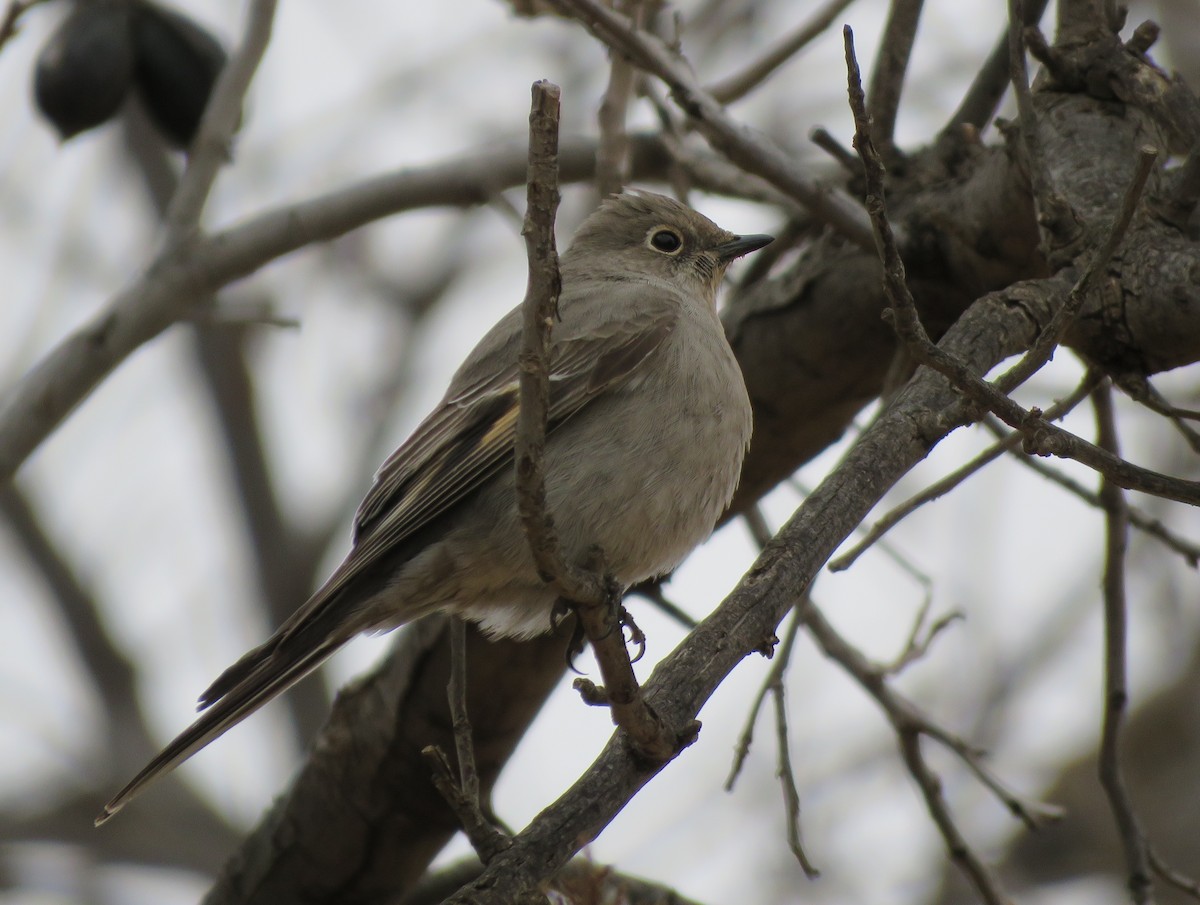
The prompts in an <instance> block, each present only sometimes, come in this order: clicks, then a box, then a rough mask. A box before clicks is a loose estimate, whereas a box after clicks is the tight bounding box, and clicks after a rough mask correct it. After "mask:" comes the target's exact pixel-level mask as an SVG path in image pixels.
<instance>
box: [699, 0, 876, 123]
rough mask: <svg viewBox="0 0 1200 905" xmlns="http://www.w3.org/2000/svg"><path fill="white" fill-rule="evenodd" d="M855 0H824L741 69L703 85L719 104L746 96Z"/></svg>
mask: <svg viewBox="0 0 1200 905" xmlns="http://www.w3.org/2000/svg"><path fill="white" fill-rule="evenodd" d="M853 2H854V0H826V2H825V5H824V6H822V7H821V8H820V9H818V10H816V11H815V12H814V13H813V14H812V15H811V16H809V17H808V18H807V19H806V20H805V21H804V22H802V23H800V25H799V26H798V27H797V28H796V30H795V31H793V32H791V33H790V34H788V35H786V36H785V37H783V38H782V39H781V40H780V41H779V43H777V44H776V45H775V46H774V47H772V48H771V49H770V50H768V51H767V52H766V53H764V54H763V55H762V56H761V57H760V58H759V59H757V60H754V61H753V62H752V63H750V64H749V65H748V66H746V67H745V68H744V69H743V70H742V71H741V72H735V73H734V74H733V75H728V76H726V77H725V78H723V79H721V80H720V81H718V82H714V83H713V84H711V85H709V86H708V88H707V89H706V90H707V91H708V93H709V94H711V95H712V96H713V99H714V100H716V102H717V103H719V104H731V103H733V102H734V101H736V100H740V99H741V98H743V97H745V96H746V95H747V94H749V93H750V92H751V91H753V90H754V89H755V88H757V87H758V86H759V85H761V84H762V83H763V82H765V81H766V80H767V79H768V78H770V77H771V74H772V73H773V72H775V70H777V69H778V68H779V67H780V66H782V65H784V64H785V63H786V62H787V61H788V60H790V59H792V57H794V56H795V55H796V54H798V53H799V52H800V51H801V50H803V49H804V48H805V47H807V46H808V45H809V43H811V42H812V41H813V39H814V38H817V37H818V36H820V35H821V33H822V32H824V31H825V29H827V28H829V26H830V25H832V24H833V22H834V20H835V19H836V18H837V17H838V16H839V15H841V13H842V12H844V11H845V10H846V8H847V7H848V6H850V4H851V3H853Z"/></svg>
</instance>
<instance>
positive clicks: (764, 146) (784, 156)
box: [548, 0, 872, 248]
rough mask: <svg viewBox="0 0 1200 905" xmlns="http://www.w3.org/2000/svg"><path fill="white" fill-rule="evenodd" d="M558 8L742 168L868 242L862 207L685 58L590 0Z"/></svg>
mask: <svg viewBox="0 0 1200 905" xmlns="http://www.w3.org/2000/svg"><path fill="white" fill-rule="evenodd" d="M548 2H549V3H550V4H551V5H552V6H553V7H555V8H556V9H557V10H559V11H560V12H562V13H564V14H567V15H570V16H572V17H574V18H576V19H578V20H579V21H580V23H581V24H582V25H583V26H584V28H586V29H587V30H588V31H589V32H591V33H592V35H594V36H595V37H596V38H597V39H598V40H600V41H601V42H602V43H603V44H605V45H606V46H607V47H610V48H612V49H613V51H614V52H616V53H621V54H625V55H626V56H628V57H629V58H630V59H631V60H632V61H633V63H634V64H635V65H637V66H639V67H641V68H642V69H644V70H646V71H647V72H649V73H651V74H653V75H655V76H657V77H658V78H660V79H662V80H663V82H665V83H666V85H667V87H669V88H670V89H671V96H672V97H673V98H674V100H675V103H676V104H678V105H679V108H680V109H681V110H683V111H684V112H685V113H686V114H687V115H688V116H689V117H690V119H691V120H692V122H693V123H694V125H695V127H696V129H697V131H699V132H700V133H701V134H702V135H703V136H704V137H705V138H706V139H707V140H708V142H709V144H711V145H712V146H713V147H714V148H715V149H716V150H718V151H720V152H721V153H722V154H724V155H725V156H726V157H728V158H729V159H730V160H731V161H732V162H733V163H735V164H737V165H738V166H740V167H742V168H743V169H744V170H746V171H748V172H750V173H754V174H755V175H758V176H761V177H763V178H764V179H766V180H767V181H768V182H770V183H771V184H773V185H774V186H775V187H776V188H778V189H779V190H780V191H782V192H783V193H785V194H787V195H789V196H790V197H792V198H794V199H796V200H797V201H799V202H800V203H801V204H803V205H804V206H805V207H807V208H809V209H810V210H812V211H813V213H815V214H816V215H817V216H819V217H821V218H822V219H823V220H825V222H827V223H829V224H830V225H831V226H832V227H834V228H835V229H837V230H838V231H839V232H841V233H842V234H843V235H845V236H846V237H847V238H848V239H850V240H851V241H852V242H855V243H856V244H858V245H860V246H861V247H863V248H870V247H871V242H872V239H871V230H870V225H869V224H868V223H867V221H866V218H865V217H864V216H863V212H862V209H861V208H860V207H859V206H858V205H857V204H855V203H854V201H852V200H851V199H850V198H849V197H848V196H846V195H845V194H844V193H842V192H840V191H836V190H834V189H832V188H830V187H828V186H825V185H821V184H820V183H818V182H817V181H816V180H814V179H813V178H811V177H810V176H808V175H807V174H806V173H805V172H804V171H803V170H801V169H800V168H799V167H798V166H796V163H795V161H794V159H793V157H792V155H790V154H788V153H786V152H785V151H784V150H783V149H782V148H780V147H779V146H778V145H776V144H775V143H774V142H773V141H771V139H769V138H768V137H767V136H765V135H762V134H760V133H756V132H753V131H752V130H751V129H749V128H748V127H747V126H744V125H742V124H741V123H740V122H737V121H736V120H734V119H733V118H731V117H730V116H729V115H728V114H727V113H726V112H725V110H724V108H722V107H721V105H720V104H719V103H718V102H717V100H716V98H714V97H713V96H712V95H711V94H709V93H708V92H707V91H705V90H704V88H703V87H701V85H700V83H699V82H698V81H697V79H696V77H695V75H693V74H692V71H691V69H690V68H689V67H688V66H687V64H686V63H685V62H684V61H683V60H682V59H680V58H679V56H678V55H677V54H676V53H674V52H673V51H672V50H671V48H669V47H668V46H667V45H666V44H664V43H663V42H662V41H660V40H659V39H658V38H656V37H654V36H653V35H649V34H646V33H645V32H639V31H637V30H636V29H634V28H633V26H632V25H631V23H630V22H629V20H628V19H626V18H625V17H624V16H621V15H619V14H617V13H614V12H613V11H612V10H610V9H608V8H607V7H605V6H604V5H602V4H600V3H598V2H596V0H548Z"/></svg>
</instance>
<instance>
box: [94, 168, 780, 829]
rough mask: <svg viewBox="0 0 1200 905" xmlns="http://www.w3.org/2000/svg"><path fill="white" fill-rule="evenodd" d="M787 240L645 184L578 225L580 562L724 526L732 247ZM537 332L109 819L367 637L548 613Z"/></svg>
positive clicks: (668, 565) (566, 393) (563, 371)
mask: <svg viewBox="0 0 1200 905" xmlns="http://www.w3.org/2000/svg"><path fill="white" fill-rule="evenodd" d="M771 241H772V239H771V237H770V236H759V235H755V236H735V235H733V234H732V233H729V232H726V231H725V230H723V229H721V228H719V227H718V226H717V225H716V224H714V223H713V222H712V221H711V220H709V219H708V218H706V217H704V216H702V215H700V214H698V213H696V212H695V211H693V210H691V209H690V208H688V207H686V206H684V205H683V204H680V203H679V202H677V201H673V200H672V199H670V198H666V197H663V196H661V195H653V194H650V193H645V192H634V193H626V194H622V195H618V196H615V197H612V198H609V199H608V200H606V201H605V202H603V203H602V204H601V205H600V207H599V209H597V210H596V211H595V213H593V214H592V215H591V216H589V217H588V218H587V219H586V220H585V221H584V222H583V224H582V225H581V226H580V228H579V231H578V232H577V233H576V235H575V239H574V242H573V243H572V244H571V247H570V249H569V250H568V251H567V252H566V253H565V254H564V255H563V256H562V261H561V274H562V294H561V296H560V298H559V307H558V311H559V317H560V320H559V321H558V322H556V323H555V324H554V327H553V332H552V336H551V352H550V403H549V417H548V424H547V439H546V446H545V459H544V463H545V474H546V496H547V509H548V511H549V512H550V513H551V514H552V515H553V517H554V520H555V524H556V526H557V529H558V533H559V540H560V543H561V545H562V553H563V556H564V557H565V558H567V559H568V560H570V561H573V562H579V563H582V562H583V561H584V560H585V558H586V557H587V554H588V551H589V550H590V549H591V548H592V547H593V546H599V548H600V549H601V550H602V551H603V554H604V559H605V564H606V566H607V568H608V570H609V571H610V572H611V574H612V576H613V577H614V578H615V579H616V581H617V582H618V583H619V584H620V585H621V586H622V587H623V588H627V587H629V586H631V585H633V584H636V583H637V582H641V581H644V580H646V579H649V578H654V577H656V576H659V575H663V574H666V573H667V572H670V571H671V570H672V569H674V568H675V567H676V566H677V565H679V563H680V562H682V561H683V559H684V557H686V556H687V554H688V553H690V552H691V550H692V549H693V548H694V547H695V546H696V545H697V544H700V543H701V542H702V541H704V540H705V539H706V538H707V537H708V535H709V534H710V533H711V532H712V529H713V526H714V525H715V524H716V521H717V518H718V517H719V516H720V515H721V512H722V511H723V510H724V509H725V507H726V505H728V503H729V500H730V499H731V497H732V496H733V492H734V489H735V488H736V486H737V481H738V475H739V473H740V471H741V465H742V457H743V455H744V454H745V451H746V446H747V444H748V443H749V440H750V428H751V415H750V402H749V399H748V398H747V396H746V387H745V384H744V383H743V382H742V374H741V371H740V369H739V368H738V364H737V361H736V360H735V359H734V356H733V352H732V350H731V349H730V348H729V344H728V342H726V339H725V333H724V331H723V329H722V327H721V322H720V320H719V319H718V318H717V313H716V297H717V289H718V287H719V286H720V284H721V279H722V277H723V275H724V273H725V268H726V266H727V265H728V264H729V263H730V262H731V261H733V260H734V259H735V258H738V257H741V256H742V255H745V254H748V253H749V252H752V251H755V250H756V249H759V248H762V247H763V246H764V245H766V244H768V243H769V242H771ZM520 342H521V311H520V308H517V309H515V310H513V311H510V312H509V313H508V314H507V315H505V317H504V318H502V319H501V320H500V322H499V323H497V324H496V325H495V326H494V327H493V328H492V329H491V330H490V331H489V332H488V333H487V335H486V336H484V338H483V339H482V340H481V341H480V342H479V344H478V345H477V346H476V347H475V349H474V350H473V351H472V352H471V354H470V355H468V356H467V359H466V361H465V362H464V363H463V364H462V366H461V367H460V368H459V369H458V371H457V373H456V374H455V375H454V378H453V379H452V380H451V382H450V388H449V389H448V390H447V391H446V395H445V396H444V397H443V399H442V401H441V402H440V403H439V404H438V406H437V407H436V408H435V409H434V411H433V412H432V413H431V414H430V415H429V416H428V417H427V418H426V419H425V420H424V421H422V422H421V424H420V425H419V426H418V427H417V429H416V430H415V431H414V432H413V434H412V436H411V437H409V438H408V440H407V441H405V443H404V444H403V445H402V446H401V447H400V448H399V449H397V450H396V451H395V452H394V453H393V454H392V455H391V456H390V457H389V458H388V459H387V461H385V462H384V463H383V465H382V466H381V467H380V469H379V472H378V474H377V475H376V476H375V482H374V484H373V486H372V487H371V490H370V492H369V493H368V494H367V496H366V499H364V500H363V502H362V505H361V506H360V507H359V509H358V513H357V515H356V516H355V519H354V541H353V544H352V546H351V549H350V553H349V554H348V555H347V556H346V559H345V560H344V561H343V562H342V564H341V565H340V566H338V567H337V569H336V570H335V571H334V572H333V574H332V575H331V576H330V577H329V580H328V581H326V582H325V584H324V585H322V586H321V588H320V590H318V591H317V592H316V593H315V594H314V595H313V596H312V597H311V598H310V599H309V600H308V602H306V603H305V604H304V605H303V606H302V607H300V609H298V610H297V611H296V613H295V614H294V615H293V616H292V617H291V618H290V619H288V620H287V622H285V623H284V624H283V625H282V626H281V627H280V628H279V630H278V631H277V632H275V634H274V635H272V636H271V637H270V638H269V639H268V640H267V641H266V643H264V644H262V645H261V646H259V647H256V648H255V649H254V650H252V651H250V652H249V653H247V654H246V655H245V656H243V657H242V658H241V659H240V660H238V661H237V662H236V663H235V664H233V666H231V667H229V668H228V669H227V670H225V672H224V673H222V674H221V676H220V677H219V678H218V679H217V680H216V681H215V682H213V684H212V685H211V686H209V688H208V689H207V690H206V691H205V692H204V694H202V695H201V696H200V709H201V710H202V711H203V713H202V714H201V715H200V717H199V718H197V720H196V721H195V722H194V723H193V724H192V725H191V726H190V727H188V728H187V729H185V730H184V731H183V732H182V733H181V734H180V735H179V736H178V737H177V738H175V740H174V741H172V742H171V743H170V744H169V745H167V747H166V748H165V749H164V750H163V751H162V752H161V753H160V754H159V755H158V756H157V757H155V758H154V759H153V760H152V761H150V763H149V764H147V765H146V767H145V768H143V769H142V771H141V772H140V773H138V775H137V776H135V777H134V778H133V779H132V780H131V781H130V782H129V784H128V785H127V786H125V788H123V789H122V790H121V791H120V792H119V793H117V795H116V796H115V797H114V798H113V799H112V800H111V801H110V802H109V803H108V804H107V805H105V807H104V810H103V811H102V812H101V813H100V816H99V817H97V818H96V823H97V825H99V824H101V823H103V822H104V821H105V820H107V819H108V818H109V817H111V816H112V815H113V814H115V813H116V812H117V811H119V810H120V809H121V808H122V807H124V806H125V805H126V804H127V803H128V802H129V801H130V799H132V798H133V797H134V796H135V795H137V794H138V793H139V792H140V791H141V790H142V789H143V788H145V787H146V786H147V785H148V784H149V783H150V782H152V781H153V780H154V779H156V778H158V777H159V776H161V775H163V774H164V773H166V772H168V771H170V770H172V769H174V768H175V767H176V766H178V765H179V764H180V763H181V762H183V761H184V760H186V759H187V758H188V757H190V756H191V755H192V754H194V753H196V752H197V751H198V750H200V749H201V748H203V747H204V746H205V745H207V744H208V743H209V742H211V741H212V740H213V739H215V738H217V737H218V736H219V735H221V734H223V733H224V732H225V731H226V730H227V729H229V728H230V727H231V726H233V725H235V724H236V723H238V722H240V721H241V720H243V719H245V718H246V717H247V716H249V715H250V714H251V713H253V712H254V711H256V710H257V709H258V708H259V707H261V706H262V705H263V704H265V703H267V701H269V700H271V699H272V698H274V697H275V696H276V695H278V694H280V693H282V692H283V691H284V690H285V689H287V688H289V687H290V686H291V685H293V684H294V683H295V682H297V681H299V680H300V679H301V678H303V677H304V676H306V675H307V674H308V673H310V672H311V671H312V670H314V669H316V668H317V667H318V666H319V665H320V664H321V663H322V662H324V661H325V659H326V658H328V657H329V656H330V655H331V654H332V653H333V652H334V651H336V650H337V649H338V648H340V647H341V646H342V645H343V644H345V643H346V642H347V641H349V640H350V639H351V638H353V637H354V636H355V635H358V634H359V633H360V632H380V631H387V630H389V629H393V628H396V627H397V626H400V625H403V624H404V623H406V622H411V621H413V620H414V619H418V618H420V617H421V616H424V615H426V614H428V613H433V612H437V611H447V612H450V613H453V614H455V615H458V616H462V617H464V618H466V619H470V620H473V621H475V622H477V623H479V624H480V626H481V627H482V628H483V629H484V631H486V632H488V633H491V634H493V635H496V636H505V635H507V636H515V637H529V636H532V635H535V634H538V633H539V632H542V631H545V630H547V629H548V628H549V627H550V614H551V610H552V608H553V605H554V603H555V593H554V591H553V590H552V589H551V587H549V586H548V585H547V584H546V583H545V582H544V581H543V580H542V579H541V578H540V577H539V576H538V574H537V570H536V569H535V568H534V564H533V559H532V556H531V554H530V552H529V548H528V542H527V540H526V537H525V534H524V531H523V530H522V527H521V523H520V520H519V516H518V514H517V506H516V494H515V490H514V479H513V465H512V462H513V443H514V434H515V430H516V423H517V409H518V391H517V380H518V369H517V351H518V348H519V346H520Z"/></svg>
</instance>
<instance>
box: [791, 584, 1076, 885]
mask: <svg viewBox="0 0 1200 905" xmlns="http://www.w3.org/2000/svg"><path fill="white" fill-rule="evenodd" d="M802 618H803V620H804V623H805V625H806V626H807V627H808V630H809V633H810V634H811V635H812V637H813V640H815V641H816V642H817V645H818V646H819V647H820V648H821V650H822V651H823V652H824V653H825V655H826V656H828V657H829V658H830V659H832V660H834V661H835V662H837V663H838V664H839V665H840V666H841V667H842V668H843V669H845V670H846V671H847V672H848V673H849V674H850V675H851V677H853V678H854V680H855V681H856V682H858V684H859V685H860V686H861V687H862V688H863V690H864V691H866V692H867V693H868V694H869V695H870V696H871V697H872V698H874V699H875V701H876V702H877V703H878V704H879V705H880V707H881V708H882V710H883V712H884V714H885V715H886V716H887V718H888V721H889V722H890V723H891V724H892V728H893V729H894V730H895V732H896V736H897V740H898V743H899V746H900V752H901V756H902V757H903V759H904V763H905V765H906V766H907V768H908V771H909V773H910V774H911V775H912V777H913V779H914V780H916V782H917V786H918V788H919V789H920V790H921V794H922V797H923V798H924V799H925V806H926V808H927V810H928V811H929V814H930V816H931V817H932V818H933V821H934V823H935V824H936V826H937V828H938V831H939V832H940V833H941V835H942V838H943V840H944V841H945V843H946V848H947V850H948V852H949V855H950V857H951V859H952V860H953V861H954V863H955V864H956V865H957V866H958V867H959V869H960V870H962V872H963V873H964V874H966V876H967V878H968V879H969V880H970V881H971V883H972V885H973V886H974V887H975V889H976V890H977V891H978V893H979V894H980V897H981V898H982V899H983V901H985V902H987V903H989V905H1008V903H1009V901H1010V900H1009V898H1008V896H1007V895H1006V894H1005V893H1004V890H1003V889H1002V887H1001V886H1000V881H999V878H997V877H996V876H995V874H994V873H993V872H992V871H991V870H990V869H989V868H988V867H987V865H985V864H984V863H983V860H982V859H981V858H980V857H979V855H978V854H977V853H976V852H975V851H974V849H972V848H971V846H970V844H969V843H968V842H967V841H966V839H965V838H964V837H963V835H962V833H961V831H960V830H959V828H958V825H957V824H956V822H955V820H954V815H953V814H951V813H950V809H949V807H948V806H947V804H946V801H945V798H944V797H943V795H942V783H941V779H940V778H939V777H938V775H937V774H936V773H934V772H933V771H932V770H931V769H930V768H929V766H928V764H927V763H926V762H925V757H924V754H923V753H922V751H921V736H922V735H928V736H929V737H930V738H932V739H935V740H936V741H938V742H940V743H941V744H943V745H945V746H946V747H947V748H949V749H950V750H951V751H953V752H954V753H955V754H956V755H957V756H958V757H959V758H960V759H961V760H962V761H963V763H964V764H965V765H966V766H967V767H968V768H969V769H970V770H971V771H972V772H973V773H974V774H975V776H976V777H978V778H979V779H980V780H981V781H982V782H983V783H984V785H985V786H986V787H987V788H988V789H989V790H990V791H991V792H992V793H993V794H995V795H997V796H998V797H999V798H1000V800H1001V801H1003V802H1004V804H1005V805H1006V806H1007V807H1008V809H1009V810H1010V811H1011V812H1012V813H1013V814H1014V815H1015V816H1016V817H1018V818H1019V819H1021V820H1022V821H1023V822H1025V823H1026V825H1029V826H1037V825H1040V823H1041V822H1042V821H1043V820H1045V819H1048V818H1051V817H1054V816H1057V812H1056V811H1055V810H1053V809H1051V808H1049V807H1047V806H1045V805H1041V804H1039V803H1035V802H1029V801H1025V800H1024V799H1021V798H1019V797H1018V796H1016V795H1014V794H1013V793H1011V792H1010V791H1008V790H1007V789H1006V788H1005V787H1004V786H1003V784H1001V783H1000V782H999V780H998V779H996V777H995V776H993V775H992V774H991V772H990V771H988V770H987V769H986V768H985V767H984V766H983V764H982V762H981V760H980V752H979V751H977V750H976V749H974V748H972V747H971V746H970V745H968V744H966V743H965V742H963V741H962V740H961V739H959V738H958V737H957V736H955V735H953V734H952V733H950V732H947V731H946V730H944V729H942V728H941V727H939V726H937V725H936V724H934V723H933V722H931V721H930V720H929V719H928V718H926V717H925V716H924V715H923V714H922V713H921V712H920V711H919V710H918V709H917V708H916V707H915V706H914V705H913V704H912V703H911V702H910V701H908V700H907V699H905V698H904V697H903V696H901V695H900V694H898V693H897V692H896V691H895V690H894V689H892V687H891V686H890V685H889V684H888V683H887V680H886V676H885V675H884V673H883V671H882V670H881V669H880V668H879V667H878V666H876V665H875V664H873V663H871V662H870V661H869V660H867V658H866V657H864V656H863V655H862V653H861V652H859V651H858V650H857V649H856V648H855V647H854V646H853V645H851V644H850V643H849V642H848V641H846V640H845V639H844V638H843V637H842V636H841V635H840V634H838V632H837V631H836V630H835V629H834V628H833V626H832V625H830V624H829V622H828V621H826V619H825V618H824V616H823V615H822V614H821V612H820V611H819V610H818V608H817V607H816V606H815V605H814V604H813V603H812V602H811V601H810V602H808V603H807V604H806V606H805V608H804V610H803V613H802Z"/></svg>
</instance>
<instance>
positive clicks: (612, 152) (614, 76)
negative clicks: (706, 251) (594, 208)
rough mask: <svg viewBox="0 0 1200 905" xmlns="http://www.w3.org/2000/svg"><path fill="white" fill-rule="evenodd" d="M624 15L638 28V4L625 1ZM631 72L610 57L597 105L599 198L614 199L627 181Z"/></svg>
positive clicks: (625, 62)
mask: <svg viewBox="0 0 1200 905" xmlns="http://www.w3.org/2000/svg"><path fill="white" fill-rule="evenodd" d="M625 6H626V7H627V9H626V10H625V12H626V13H627V14H628V15H629V18H630V19H631V20H632V21H633V22H635V23H637V25H638V27H642V26H644V25H645V23H644V22H643V21H642V10H643V6H642V2H641V0H628V2H627V3H626V4H625ZM633 85H634V68H633V66H632V65H630V63H629V61H628V60H627V59H625V57H623V56H621V55H620V54H615V53H614V54H612V60H611V61H610V63H609V72H608V87H607V88H606V89H605V90H604V98H603V99H602V100H601V101H600V112H599V115H598V116H597V121H598V124H599V126H600V141H599V143H598V144H597V146H596V190H597V191H598V192H599V193H600V197H601V198H607V197H608V196H609V195H615V194H616V193H618V192H620V191H621V189H623V188H624V187H625V184H626V183H627V182H628V181H629V137H628V135H627V134H626V131H625V116H626V110H627V109H628V107H629V98H630V96H631V95H632V94H633Z"/></svg>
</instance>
